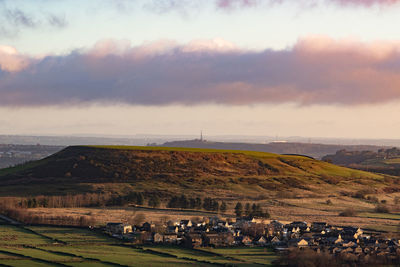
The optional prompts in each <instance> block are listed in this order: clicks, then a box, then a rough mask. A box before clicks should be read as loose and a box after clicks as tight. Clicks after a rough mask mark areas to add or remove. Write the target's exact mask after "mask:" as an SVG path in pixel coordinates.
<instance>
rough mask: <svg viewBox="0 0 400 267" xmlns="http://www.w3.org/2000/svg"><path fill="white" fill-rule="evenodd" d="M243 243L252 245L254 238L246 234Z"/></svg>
mask: <svg viewBox="0 0 400 267" xmlns="http://www.w3.org/2000/svg"><path fill="white" fill-rule="evenodd" d="M242 244H243V245H245V246H251V245H252V244H253V240H252V239H251V238H250V237H249V236H247V235H245V236H243V238H242Z"/></svg>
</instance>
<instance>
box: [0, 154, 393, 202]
mask: <svg viewBox="0 0 400 267" xmlns="http://www.w3.org/2000/svg"><path fill="white" fill-rule="evenodd" d="M394 182H396V179H395V178H390V177H384V176H383V175H380V174H373V173H369V172H364V171H359V170H353V169H349V168H345V167H340V166H336V165H333V164H329V163H327V162H322V161H318V160H314V159H311V158H308V157H303V156H291V155H278V154H271V153H265V152H253V151H240V150H217V149H198V148H168V147H129V146H71V147H68V148H66V149H64V150H62V151H60V152H58V153H56V154H54V155H52V156H50V157H47V158H45V159H43V160H39V161H35V162H30V163H27V164H23V165H19V166H16V167H13V168H8V169H3V170H0V185H1V189H0V195H2V196H5V195H26V194H32V195H35V194H67V193H82V192H102V191H113V192H127V191H138V190H142V191H150V192H151V191H158V192H162V193H163V194H165V195H169V196H170V195H173V194H176V193H181V192H185V193H193V194H195V195H196V194H197V195H202V194H203V195H204V194H207V195H209V194H211V195H215V196H218V197H224V196H225V197H228V196H229V197H243V198H248V197H253V198H254V197H256V196H274V195H277V194H283V193H285V194H286V193H288V192H297V193H301V194H304V196H307V195H315V194H339V193H343V192H353V191H357V190H360V189H362V188H364V187H371V186H373V187H375V188H377V189H382V190H384V189H385V188H386V187H388V186H392V187H393V183H394Z"/></svg>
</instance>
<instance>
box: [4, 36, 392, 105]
mask: <svg viewBox="0 0 400 267" xmlns="http://www.w3.org/2000/svg"><path fill="white" fill-rule="evenodd" d="M310 44H311V45H310ZM312 44H313V42H311V43H308V44H307V43H306V44H302V43H299V44H297V45H296V46H295V47H294V48H293V49H290V50H282V51H273V50H265V51H261V52H255V51H241V50H227V51H214V50H211V49H206V50H204V49H203V50H199V49H193V47H188V46H176V47H173V48H171V49H168V50H165V51H163V52H159V51H158V52H148V51H149V48H148V47H133V48H132V47H131V48H128V49H126V51H123V52H122V53H121V52H120V51H119V52H118V53H113V52H112V51H111V53H110V51H109V52H108V53H106V54H96V53H95V52H96V51H89V52H85V53H84V52H73V53H71V54H69V55H67V56H53V57H46V58H44V59H42V60H40V61H36V62H32V63H31V64H30V66H29V67H26V68H24V69H22V70H19V71H17V72H12V73H9V72H5V71H3V72H2V73H0V95H1V96H2V97H1V98H0V105H5V106H12V105H17V106H19V105H22V106H24V105H27V106H29V105H66V104H79V103H85V102H108V103H127V104H133V105H168V104H175V103H179V104H187V105H191V104H202V103H220V104H227V105H247V104H256V103H286V102H294V103H298V104H302V105H307V104H340V105H353V104H368V103H382V102H389V101H392V100H396V99H400V91H399V90H398V88H399V86H400V67H399V66H398V65H395V64H393V62H398V61H399V60H400V54H399V52H393V53H391V54H390V55H387V56H385V57H382V56H381V55H379V56H376V57H374V56H371V55H374V47H369V48H367V49H364V50H363V51H359V50H360V49H359V47H358V46H354V47H353V48H349V47H348V46H344V47H345V48H341V47H340V45H339V47H338V48H337V49H334V50H326V51H325V50H321V49H318V48H315V47H313V46H312ZM328 47H329V46H328ZM396 49H397V48H396ZM396 49H394V50H393V51H399V50H398V49H397V50H396ZM143 51H145V52H143Z"/></svg>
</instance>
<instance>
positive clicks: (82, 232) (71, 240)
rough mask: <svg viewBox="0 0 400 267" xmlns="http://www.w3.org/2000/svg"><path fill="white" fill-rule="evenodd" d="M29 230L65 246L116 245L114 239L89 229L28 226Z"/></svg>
mask: <svg viewBox="0 0 400 267" xmlns="http://www.w3.org/2000/svg"><path fill="white" fill-rule="evenodd" d="M29 229H31V230H33V231H35V232H37V233H39V234H42V235H45V236H48V237H50V238H52V239H56V240H60V241H63V242H65V243H67V244H84V243H96V244H99V243H117V240H116V239H114V238H111V237H108V236H106V235H104V234H102V233H96V232H94V231H91V230H89V229H81V228H68V227H52V226H30V227H29Z"/></svg>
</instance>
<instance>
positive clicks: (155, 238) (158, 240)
mask: <svg viewBox="0 0 400 267" xmlns="http://www.w3.org/2000/svg"><path fill="white" fill-rule="evenodd" d="M153 242H154V243H162V242H164V236H163V235H162V234H160V233H154V235H153Z"/></svg>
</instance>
